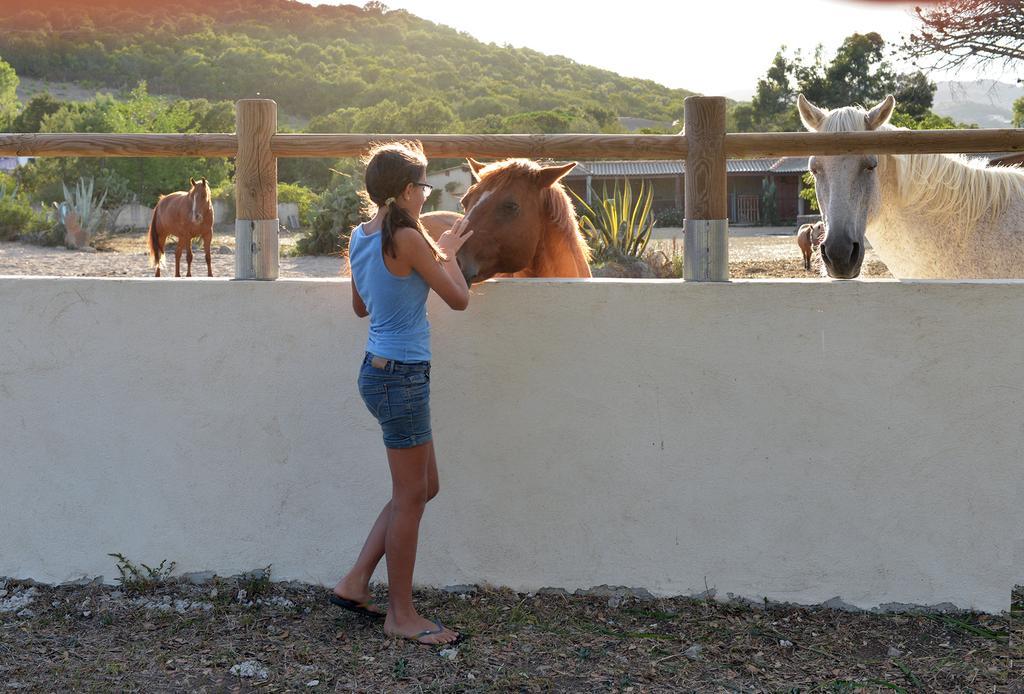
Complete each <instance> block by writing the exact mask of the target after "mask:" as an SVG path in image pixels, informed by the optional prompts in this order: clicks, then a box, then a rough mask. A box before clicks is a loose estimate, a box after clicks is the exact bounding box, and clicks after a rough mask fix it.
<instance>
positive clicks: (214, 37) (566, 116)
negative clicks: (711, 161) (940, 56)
mask: <svg viewBox="0 0 1024 694" xmlns="http://www.w3.org/2000/svg"><path fill="white" fill-rule="evenodd" d="M155 7H161V8H162V9H160V10H159V11H158V10H155V9H154V8H155ZM15 8H17V9H15ZM168 10H173V13H168ZM0 26H3V27H4V31H3V32H0V57H2V58H3V59H4V60H6V61H7V62H8V63H10V64H11V65H12V66H13V67H14V69H15V70H16V71H17V73H18V75H19V76H21V77H24V78H31V79H37V80H45V81H59V82H73V83H77V84H79V85H84V86H86V87H92V88H99V87H104V88H110V89H125V90H128V89H132V88H134V87H135V86H136V85H137V84H138V83H139V82H142V81H145V82H146V83H147V84H148V89H149V93H151V94H173V95H176V96H181V97H185V98H205V99H209V100H211V101H217V100H225V99H226V100H232V101H233V100H236V99H239V98H249V97H255V96H257V95H259V96H263V97H269V98H273V99H275V100H276V101H277V102H278V104H279V106H280V107H281V109H282V110H283V111H286V112H288V113H291V114H295V115H296V116H298V117H300V118H302V119H307V118H308V119H310V123H309V129H310V130H318V131H351V132H388V131H390V132H395V131H406V132H459V131H463V132H599V131H603V132H616V131H619V130H620V129H621V126H620V121H619V118H620V117H629V118H643V119H650V120H653V121H658V122H672V121H673V120H675V119H677V118H679V117H680V116H681V115H682V108H683V99H684V98H685V97H686V96H688V95H689V94H691V92H688V91H685V90H681V89H668V88H666V87H664V86H661V85H659V84H656V83H654V82H651V81H649V80H640V79H635V78H627V77H622V76H620V75H617V74H615V73H612V72H609V71H607V70H600V69H597V68H593V67H588V66H586V65H580V64H578V63H576V62H574V61H572V60H569V59H568V58H564V57H560V56H548V55H543V54H541V53H537V52H535V51H531V50H527V49H519V48H511V47H508V46H498V45H495V44H485V43H482V42H480V41H477V40H476V39H474V38H473V37H471V36H469V35H467V34H465V33H460V32H458V31H455V30H454V29H451V28H449V27H445V26H441V25H438V24H434V23H432V22H429V21H426V20H423V19H420V18H418V17H416V16H414V15H412V14H409V13H408V12H405V11H401V10H396V11H389V10H387V8H385V7H384V6H383V5H381V4H379V3H368V4H367V5H366V6H365V7H355V6H349V5H345V6H327V5H323V6H316V7H314V6H311V5H306V4H302V3H299V2H295V1H293V0H260V2H248V1H245V0H176V2H174V3H169V4H165V5H158V4H157V3H152V2H149V3H143V2H138V1H135V0H133V1H130V2H125V1H124V0H120V1H116V0H97V1H95V2H90V3H88V4H87V5H83V4H80V3H79V2H70V1H68V0H57V1H54V0H42V1H41V2H34V3H31V4H28V3H26V4H21V3H18V4H17V5H15V6H14V7H12V6H10V5H6V4H5V7H0ZM569 29H570V30H571V27H570V28H569Z"/></svg>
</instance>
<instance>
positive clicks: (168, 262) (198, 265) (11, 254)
mask: <svg viewBox="0 0 1024 694" xmlns="http://www.w3.org/2000/svg"><path fill="white" fill-rule="evenodd" d="M296 237H297V235H295V234H282V236H281V261H280V277H338V276H339V275H340V274H341V273H342V266H343V263H342V259H341V258H340V257H337V256H294V255H292V251H293V249H294V247H295V239H296ZM94 244H95V246H96V250H95V251H91V252H85V251H69V250H67V249H65V248H62V247H58V248H46V247H42V246H34V245H30V244H26V243H21V242H4V243H0V275H47V276H60V277H150V276H152V275H153V269H152V268H150V266H149V258H148V257H147V255H146V239H145V232H135V233H128V234H116V235H106V236H99V237H97V238H96V239H95V241H94ZM234 246H235V238H234V235H233V234H224V233H217V234H214V238H213V245H212V263H213V274H214V276H216V277H233V276H234V272H235V258H234ZM194 249H195V250H194V251H193V252H194V258H193V261H192V274H193V275H194V276H197V277H205V276H206V263H205V261H204V259H203V253H202V246H201V244H200V245H196V246H194ZM650 249H651V251H654V252H659V251H660V252H661V253H663V254H664V255H665V257H667V258H672V257H673V256H681V255H682V252H683V244H682V242H681V240H676V241H673V240H672V239H658V240H655V241H652V242H651V246H650ZM867 253H868V255H867V257H866V258H865V261H864V271H863V273H862V276H864V277H890V276H891V275H890V274H889V272H888V270H886V268H885V265H883V264H882V263H881V261H879V260H878V257H877V256H876V255H875V254H874V252H873V251H872V250H871V249H868V252H867ZM164 262H165V267H166V268H168V269H169V272H164V273H163V274H165V275H173V274H174V254H173V252H172V253H170V254H169V255H168V257H167V258H165V261H164ZM181 262H182V269H181V273H182V275H184V274H185V267H186V265H185V256H184V254H182V260H181ZM729 273H730V276H731V277H733V278H735V279H742V278H787V277H817V276H820V270H819V260H818V258H817V254H816V255H815V258H814V260H813V265H812V268H811V270H810V271H807V270H804V268H803V259H802V257H801V255H800V249H799V248H797V245H796V239H795V237H793V236H789V235H786V236H783V235H773V236H738V235H737V236H733V237H731V238H730V240H729Z"/></svg>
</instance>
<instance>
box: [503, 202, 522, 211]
mask: <svg viewBox="0 0 1024 694" xmlns="http://www.w3.org/2000/svg"><path fill="white" fill-rule="evenodd" d="M505 209H506V210H509V211H511V212H515V211H516V210H518V209H519V203H518V202H516V201H514V200H509V201H508V202H506V203H505Z"/></svg>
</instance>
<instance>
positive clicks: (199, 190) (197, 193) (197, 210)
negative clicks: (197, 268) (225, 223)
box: [147, 177, 213, 277]
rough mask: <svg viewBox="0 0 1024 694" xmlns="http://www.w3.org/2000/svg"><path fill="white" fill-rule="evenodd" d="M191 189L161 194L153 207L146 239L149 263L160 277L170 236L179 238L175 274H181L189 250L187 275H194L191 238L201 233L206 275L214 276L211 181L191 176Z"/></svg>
mask: <svg viewBox="0 0 1024 694" xmlns="http://www.w3.org/2000/svg"><path fill="white" fill-rule="evenodd" d="M188 183H189V190H188V192H187V193H186V192H185V191H183V190H179V191H176V192H174V193H169V194H168V195H161V196H160V200H158V201H157V203H156V207H154V208H153V219H152V220H151V221H150V223H149V234H148V235H147V241H148V244H147V245H148V246H149V263H150V265H151V266H152V267H155V268H156V276H157V277H159V276H160V260H161V258H163V255H164V241H165V240H166V239H167V237H168V236H173V237H175V238H176V239H178V243H177V245H176V246H175V248H174V276H175V277H181V252H182V251H183V250H184V251H186V258H187V260H188V270H187V272H186V273H185V276H186V277H191V276H192V239H193V238H194V237H196V236H200V237H202V239H203V251H204V252H205V253H206V275H207V277H213V265H212V264H211V262H210V243H211V242H212V241H213V203H212V202H211V201H210V184H209V183H207V181H206V178H205V177H204V178H201V179H199V180H198V181H196V180H195V179H194V178H190V179H188Z"/></svg>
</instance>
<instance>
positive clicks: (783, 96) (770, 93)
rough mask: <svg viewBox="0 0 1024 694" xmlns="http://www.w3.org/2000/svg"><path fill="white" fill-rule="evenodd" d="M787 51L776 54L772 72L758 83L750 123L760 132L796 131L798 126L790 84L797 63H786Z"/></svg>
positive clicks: (752, 102) (770, 68)
mask: <svg viewBox="0 0 1024 694" xmlns="http://www.w3.org/2000/svg"><path fill="white" fill-rule="evenodd" d="M785 50H786V47H785V46H783V47H782V48H781V49H780V50H779V52H778V53H776V54H775V59H774V60H772V64H771V67H769V68H768V72H767V73H765V76H764V77H763V78H761V79H759V80H758V81H757V93H756V94H754V98H753V99H752V100H751V102H750V122H751V123H757V124H758V126H759V127H758V129H759V130H764V131H778V130H783V131H785V130H794V129H795V126H796V125H797V124H798V123H797V122H796V121H795V118H796V116H794V115H793V114H794V111H795V109H794V108H793V104H794V103H795V102H796V94H795V93H794V92H793V87H792V85H791V84H790V76H791V75H792V74H793V71H794V64H793V63H790V62H788V61H787V60H786V57H785V55H784V51H785ZM743 115H745V114H743Z"/></svg>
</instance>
